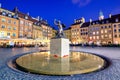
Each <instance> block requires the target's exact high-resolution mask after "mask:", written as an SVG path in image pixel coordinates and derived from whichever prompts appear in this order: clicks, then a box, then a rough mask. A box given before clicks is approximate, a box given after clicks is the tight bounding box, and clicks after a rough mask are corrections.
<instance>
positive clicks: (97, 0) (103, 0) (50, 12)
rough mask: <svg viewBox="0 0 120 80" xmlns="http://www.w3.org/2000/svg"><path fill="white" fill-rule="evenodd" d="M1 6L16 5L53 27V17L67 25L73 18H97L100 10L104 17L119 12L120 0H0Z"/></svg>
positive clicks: (71, 22)
mask: <svg viewBox="0 0 120 80" xmlns="http://www.w3.org/2000/svg"><path fill="white" fill-rule="evenodd" d="M0 3H2V7H3V8H5V9H9V10H13V8H14V7H16V6H17V7H18V9H19V10H20V11H21V12H24V13H28V12H29V14H30V15H31V16H33V17H37V16H40V17H42V18H43V19H46V20H47V21H48V22H49V24H50V25H51V26H53V27H54V24H53V21H54V19H59V20H61V22H62V23H64V24H65V25H66V26H67V27H69V26H70V25H71V24H73V22H74V19H79V18H81V17H85V20H86V21H89V19H90V18H91V19H93V20H97V19H98V16H99V12H100V10H101V11H102V12H103V14H104V16H105V17H108V15H109V14H110V13H111V14H120V0H0Z"/></svg>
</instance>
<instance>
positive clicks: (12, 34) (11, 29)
mask: <svg viewBox="0 0 120 80" xmlns="http://www.w3.org/2000/svg"><path fill="white" fill-rule="evenodd" d="M14 16H15V14H14V13H12V12H10V11H8V10H4V9H0V37H1V38H11V39H16V38H18V29H19V20H18V19H17V18H14Z"/></svg>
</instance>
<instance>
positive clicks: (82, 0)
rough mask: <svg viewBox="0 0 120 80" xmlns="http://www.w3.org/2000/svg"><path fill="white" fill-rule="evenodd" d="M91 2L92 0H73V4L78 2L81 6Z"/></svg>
mask: <svg viewBox="0 0 120 80" xmlns="http://www.w3.org/2000/svg"><path fill="white" fill-rule="evenodd" d="M90 2H91V0H72V3H73V4H77V5H79V6H86V5H88V4H89V3H90Z"/></svg>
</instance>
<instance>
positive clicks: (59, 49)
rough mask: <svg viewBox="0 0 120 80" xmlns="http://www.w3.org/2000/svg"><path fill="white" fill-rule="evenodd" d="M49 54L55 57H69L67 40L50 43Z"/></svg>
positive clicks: (60, 39) (55, 40)
mask: <svg viewBox="0 0 120 80" xmlns="http://www.w3.org/2000/svg"><path fill="white" fill-rule="evenodd" d="M50 53H51V54H53V55H55V56H56V57H65V56H69V39H66V38H56V39H51V41H50Z"/></svg>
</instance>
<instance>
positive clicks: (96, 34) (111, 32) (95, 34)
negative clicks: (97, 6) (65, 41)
mask: <svg viewBox="0 0 120 80" xmlns="http://www.w3.org/2000/svg"><path fill="white" fill-rule="evenodd" d="M71 42H72V43H73V44H79V43H87V44H91V43H94V44H98V45H109V44H120V14H117V15H111V14H110V15H109V18H105V19H104V16H103V13H102V12H100V16H99V20H95V21H92V20H91V19H90V21H89V22H85V19H82V18H81V19H77V20H74V24H72V25H71Z"/></svg>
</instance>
